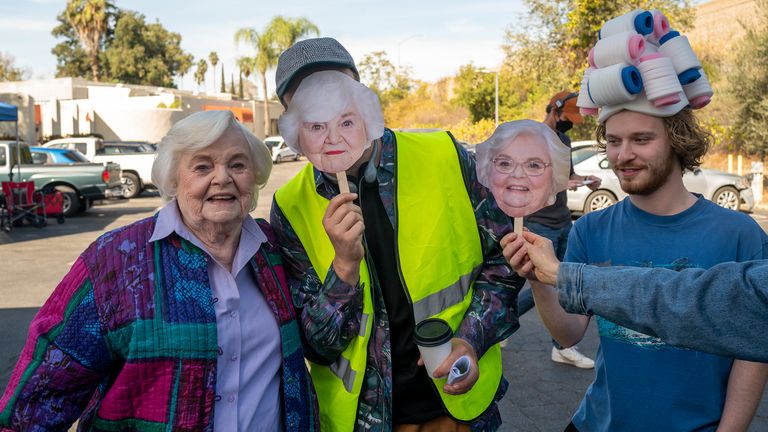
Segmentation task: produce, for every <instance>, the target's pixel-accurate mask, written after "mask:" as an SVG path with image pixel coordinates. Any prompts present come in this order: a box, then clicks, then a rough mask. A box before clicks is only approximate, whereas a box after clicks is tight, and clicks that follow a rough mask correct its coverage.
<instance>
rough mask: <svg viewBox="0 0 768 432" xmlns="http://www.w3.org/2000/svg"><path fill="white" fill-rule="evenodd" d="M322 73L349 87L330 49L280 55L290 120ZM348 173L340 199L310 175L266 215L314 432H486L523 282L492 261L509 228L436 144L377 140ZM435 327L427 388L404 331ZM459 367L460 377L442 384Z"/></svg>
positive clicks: (455, 154) (314, 172)
mask: <svg viewBox="0 0 768 432" xmlns="http://www.w3.org/2000/svg"><path fill="white" fill-rule="evenodd" d="M328 70H332V71H333V70H335V71H340V72H342V73H344V74H347V75H349V76H351V77H353V78H354V79H355V80H359V75H358V72H357V68H356V66H355V63H354V60H353V59H352V56H351V55H350V54H349V53H348V52H347V50H346V49H345V48H344V47H343V46H342V45H341V44H340V43H339V42H338V41H336V40H334V39H331V38H316V39H307V40H303V41H300V42H298V43H296V44H295V45H293V46H292V47H291V48H289V49H288V50H286V51H285V52H283V53H282V55H281V56H280V59H279V62H278V66H277V73H276V84H277V86H276V87H277V94H278V96H279V97H280V100H281V102H282V103H283V105H284V106H285V107H286V108H288V110H289V111H290V107H291V100H292V97H293V96H294V94H295V92H296V91H297V89H298V87H299V83H301V81H302V80H303V79H304V78H306V77H308V76H310V75H311V74H313V73H315V72H320V71H328ZM297 100H298V97H297ZM289 111H287V112H289ZM334 112H335V111H334ZM379 115H380V114H379ZM281 121H282V120H281ZM303 126H304V127H306V124H305V125H303ZM286 143H287V144H289V145H294V146H296V145H297V143H295V142H294V143H293V144H291V143H288V142H287V140H286ZM295 150H299V151H301V149H300V148H297V149H295ZM346 174H347V176H348V178H349V186H350V189H351V191H352V193H340V192H339V187H338V183H337V179H336V177H335V176H334V175H333V174H328V173H323V172H321V171H319V170H318V169H317V168H316V167H314V166H313V165H312V164H308V165H307V166H306V167H305V168H304V169H303V170H302V171H300V172H299V173H298V174H297V175H296V176H295V177H294V178H293V179H291V180H290V181H289V182H288V183H287V184H285V185H284V186H282V187H281V188H280V189H279V190H278V191H277V192H276V193H275V199H274V200H273V205H272V211H271V215H270V219H271V224H272V226H273V228H274V230H275V232H276V234H277V237H278V240H279V242H280V245H281V248H282V252H283V254H284V259H285V263H286V273H287V274H288V277H289V279H290V280H289V284H290V287H291V290H292V296H293V300H294V305H295V306H296V307H297V308H298V309H299V313H300V316H301V323H302V327H303V336H304V339H305V340H304V342H305V345H306V350H305V353H306V355H307V357H308V360H309V361H310V363H311V365H310V366H311V374H312V379H313V382H314V385H315V389H316V391H317V393H318V403H319V408H320V413H321V428H322V429H323V430H328V431H350V430H395V431H416V430H417V431H424V430H435V431H437V430H439V431H464V430H489V431H493V430H496V429H498V427H499V425H500V424H501V417H500V414H499V411H498V408H497V406H496V402H497V401H498V400H499V399H500V398H501V397H502V396H503V395H504V393H505V392H506V389H507V382H506V380H504V378H503V377H502V364H501V350H500V347H499V345H498V343H499V342H500V341H502V340H504V339H505V338H506V337H508V336H509V335H511V334H512V333H513V332H514V331H515V330H517V328H518V327H519V325H518V322H517V315H516V313H515V308H516V299H517V293H518V291H519V290H520V288H521V287H522V285H523V283H524V281H523V280H522V279H521V278H519V277H518V276H517V275H516V274H515V273H514V272H513V271H512V270H511V268H510V267H509V266H508V265H506V262H504V259H503V256H502V255H501V249H500V247H499V244H498V239H499V238H500V235H503V234H504V233H506V232H510V231H511V230H512V226H511V225H512V224H511V221H510V219H509V218H508V217H507V216H506V215H505V214H504V213H503V212H501V210H499V208H498V207H497V206H496V203H495V201H494V199H493V196H492V195H491V194H490V192H489V191H488V190H487V189H485V188H484V187H482V186H481V185H480V184H479V183H478V182H477V179H476V172H475V161H474V158H473V156H472V155H471V154H470V153H469V152H467V151H466V150H465V149H464V148H463V146H461V145H459V144H458V143H457V142H456V141H455V140H454V139H453V137H452V136H451V135H450V134H449V133H447V132H433V133H413V132H411V133H408V132H395V131H392V130H390V129H386V128H384V130H383V134H382V136H381V137H379V138H375V139H373V140H372V142H371V145H370V146H369V147H368V148H367V149H366V150H365V151H364V153H363V155H362V157H360V158H359V160H357V161H356V162H355V163H354V164H353V165H352V167H351V168H350V169H348V170H346ZM497 235H499V236H498V237H497ZM433 317H436V318H441V319H443V320H445V321H446V322H448V324H449V325H450V327H451V330H452V331H453V339H451V347H452V350H451V354H450V355H449V356H448V358H447V359H446V360H445V361H444V362H443V363H442V364H441V365H440V366H439V367H438V368H437V369H435V371H434V373H433V376H432V377H429V376H428V375H427V372H426V370H425V368H424V367H423V366H422V364H421V361H420V356H419V351H418V348H417V346H416V344H415V342H414V328H415V325H416V323H418V322H421V321H422V320H424V319H427V318H433ZM464 355H466V356H468V357H469V359H470V361H471V365H472V366H471V369H470V373H469V374H468V375H467V376H466V377H464V378H463V379H461V380H459V381H458V382H455V383H453V384H447V383H446V379H445V376H446V375H448V372H449V369H450V367H451V365H452V364H453V362H454V361H455V360H457V359H458V358H460V357H462V356H464Z"/></svg>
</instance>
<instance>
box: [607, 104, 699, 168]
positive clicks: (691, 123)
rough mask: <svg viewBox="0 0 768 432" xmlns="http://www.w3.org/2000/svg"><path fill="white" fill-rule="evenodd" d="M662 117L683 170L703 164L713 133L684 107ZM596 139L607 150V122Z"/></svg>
mask: <svg viewBox="0 0 768 432" xmlns="http://www.w3.org/2000/svg"><path fill="white" fill-rule="evenodd" d="M661 119H662V120H663V121H664V129H665V130H666V132H667V136H668V137H669V143H670V145H671V146H672V151H674V152H675V156H677V160H678V162H680V166H681V167H682V168H683V170H694V169H695V168H697V167H698V166H699V165H701V160H702V158H704V155H705V154H707V151H709V147H710V146H711V145H712V134H711V133H709V132H708V131H707V130H706V129H704V128H703V127H702V126H701V124H700V123H699V121H698V120H697V119H696V116H695V115H693V111H692V110H691V109H690V108H684V109H683V110H681V111H680V112H678V113H677V114H675V115H673V116H671V117H662V118H661ZM595 139H596V140H597V146H598V148H599V149H600V151H602V152H605V122H602V123H600V124H598V125H597V129H596V130H595Z"/></svg>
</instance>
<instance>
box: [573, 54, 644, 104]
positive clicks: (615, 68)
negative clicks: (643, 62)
mask: <svg viewBox="0 0 768 432" xmlns="http://www.w3.org/2000/svg"><path fill="white" fill-rule="evenodd" d="M642 90H643V80H642V78H641V77H640V71H638V70H637V68H636V67H635V66H629V65H627V64H625V63H617V64H615V65H611V66H608V67H606V68H600V69H595V70H594V71H593V72H592V74H591V75H590V76H589V81H588V82H587V92H588V94H589V98H590V99H591V100H592V102H593V103H595V104H596V105H598V106H602V105H616V104H621V103H624V102H628V101H631V100H632V99H634V98H635V97H637V94H638V93H640V92H641V91H642Z"/></svg>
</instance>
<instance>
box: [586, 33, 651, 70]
mask: <svg viewBox="0 0 768 432" xmlns="http://www.w3.org/2000/svg"><path fill="white" fill-rule="evenodd" d="M643 51H645V39H644V38H643V37H642V36H640V34H639V33H637V32H635V31H631V32H622V33H616V34H614V35H611V36H608V37H605V38H603V39H600V40H599V41H597V43H596V44H595V46H594V48H592V49H591V50H590V51H589V58H588V60H589V64H590V66H592V67H593V68H602V67H606V66H610V65H612V64H616V63H627V64H634V63H635V62H636V61H637V59H638V58H640V56H641V55H642V54H643Z"/></svg>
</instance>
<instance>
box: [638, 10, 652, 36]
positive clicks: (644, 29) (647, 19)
mask: <svg viewBox="0 0 768 432" xmlns="http://www.w3.org/2000/svg"><path fill="white" fill-rule="evenodd" d="M635 30H636V31H637V32H638V33H640V34H641V35H643V36H645V35H649V34H651V33H653V14H652V13H650V12H648V11H645V12H643V13H639V14H637V16H636V17H635Z"/></svg>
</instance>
